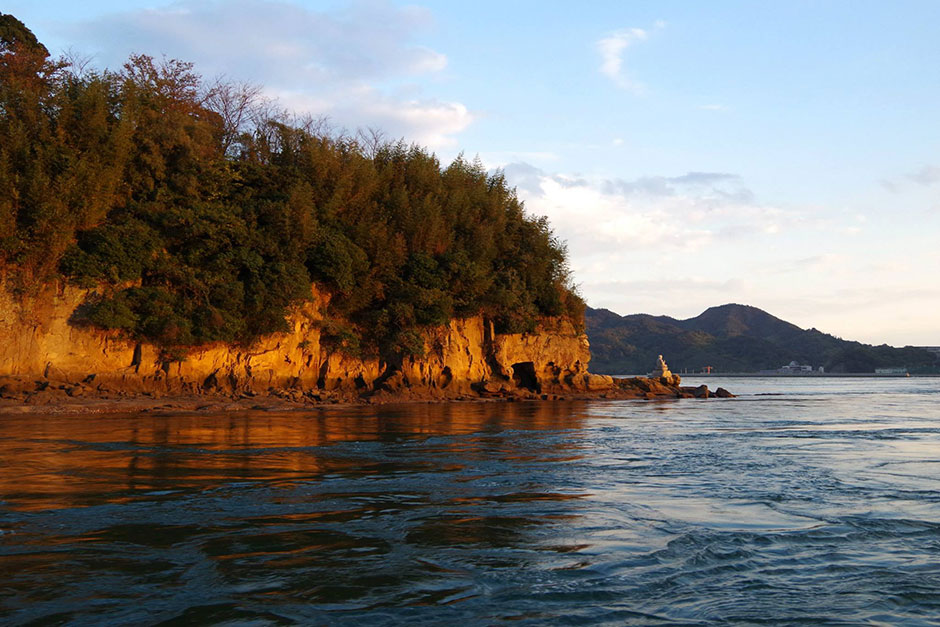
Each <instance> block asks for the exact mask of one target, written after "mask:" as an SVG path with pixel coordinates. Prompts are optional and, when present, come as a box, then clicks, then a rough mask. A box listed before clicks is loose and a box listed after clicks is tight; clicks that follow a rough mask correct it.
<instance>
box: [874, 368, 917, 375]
mask: <svg viewBox="0 0 940 627" xmlns="http://www.w3.org/2000/svg"><path fill="white" fill-rule="evenodd" d="M875 374H909V373H908V372H907V368H875Z"/></svg>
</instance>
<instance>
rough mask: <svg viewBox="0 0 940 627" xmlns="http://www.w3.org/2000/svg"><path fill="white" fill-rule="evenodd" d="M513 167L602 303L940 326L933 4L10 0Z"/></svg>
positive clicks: (57, 46) (864, 334)
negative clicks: (739, 307)
mask: <svg viewBox="0 0 940 627" xmlns="http://www.w3.org/2000/svg"><path fill="white" fill-rule="evenodd" d="M4 5H5V6H4V8H3V11H4V12H6V13H12V14H13V15H15V16H17V17H18V18H20V19H21V20H22V21H24V22H25V23H26V25H27V26H28V27H30V28H31V29H32V30H33V32H34V33H36V35H37V37H39V39H40V41H42V42H43V43H45V44H46V46H47V47H48V48H49V49H50V51H51V52H53V54H59V53H70V54H73V55H76V56H78V57H83V58H90V60H91V63H92V64H93V65H96V66H98V67H109V68H115V69H116V68H119V67H120V65H121V64H122V63H123V61H124V60H126V58H127V57H128V55H130V54H132V53H144V54H150V55H153V56H157V57H159V56H161V55H165V56H167V57H168V58H177V59H182V60H186V61H191V62H193V63H194V64H195V69H196V70H197V71H198V72H200V73H201V74H202V75H203V76H205V77H207V78H214V77H217V76H224V77H225V78H227V79H229V80H234V81H248V82H251V83H255V84H259V85H262V86H263V87H264V89H265V93H266V94H267V95H269V96H270V97H273V98H277V100H278V102H279V103H280V104H281V105H282V106H284V107H286V108H288V109H291V110H294V111H296V112H298V113H313V114H315V115H326V116H328V117H329V119H330V120H331V122H332V123H333V124H334V125H336V126H338V127H341V128H348V129H350V130H355V129H356V128H365V127H370V128H378V129H381V130H382V131H384V132H385V134H386V136H388V137H390V138H398V137H402V138H404V139H406V140H407V141H413V142H416V143H419V144H422V145H424V146H427V147H428V148H430V149H431V150H433V151H434V152H435V153H436V154H437V155H438V156H439V157H440V159H441V160H442V162H443V163H445V164H446V163H448V162H449V161H450V160H452V159H453V158H454V157H455V156H457V155H458V154H460V153H463V154H464V155H465V156H467V157H468V158H474V157H479V158H480V160H481V161H482V162H483V164H484V165H485V166H486V167H487V168H489V169H493V170H496V169H502V170H503V172H504V173H505V175H506V177H507V179H508V180H509V182H510V183H511V184H512V185H514V186H516V187H517V190H518V193H519V196H520V198H522V199H523V200H524V201H525V206H526V209H527V211H529V212H530V213H532V214H534V215H545V216H548V218H549V220H550V222H551V224H552V225H553V228H554V230H555V233H556V235H557V236H558V237H559V238H561V239H562V240H564V241H566V242H567V245H568V250H569V255H570V261H571V268H572V271H573V274H574V279H575V282H576V283H577V284H578V285H579V289H580V291H581V294H582V295H583V296H584V298H585V299H586V301H587V302H588V304H589V305H591V306H593V307H605V308H608V309H611V310H612V311H615V312H617V313H620V314H631V313H641V312H642V313H650V314H654V315H669V316H673V317H676V318H688V317H692V316H695V315H698V314H699V313H701V312H702V311H704V310H705V309H707V308H708V307H711V306H715V305H721V304H724V303H731V302H734V303H743V304H748V305H754V306H756V307H760V308H761V309H764V310H766V311H768V312H770V313H772V314H773V315H775V316H777V317H780V318H783V319H784V320H788V321H790V322H793V323H794V324H797V325H799V326H801V327H803V328H811V327H814V328H818V329H820V330H821V331H825V332H827V333H832V334H834V335H837V336H839V337H842V338H845V339H854V340H859V341H864V342H867V343H874V344H882V343H888V344H892V345H897V346H903V345H908V344H912V345H940V277H938V275H940V246H938V239H940V124H938V114H940V104H938V103H940V2H936V1H934V0H923V1H915V0H895V1H893V2H867V1H865V0H830V1H828V2H818V1H801V0H789V1H788V2H776V3H769V2H750V1H741V2H734V1H721V0H716V1H713V2H708V3H703V2H698V1H696V0H688V1H685V2H682V1H678V0H673V1H653V0H649V1H643V0H634V1H632V2H622V1H610V2H607V1H602V0H594V1H592V2H580V3H574V2H556V1H552V0H538V1H536V0H501V1H491V0H476V1H475V2H473V3H464V2H453V1H450V0H440V1H438V0H432V1H421V0H418V1H417V2H415V3H405V2H397V1H394V0H364V1H340V0H334V1H329V2H328V1H321V2H316V1H313V0H280V1H272V0H230V1H222V0H214V1H213V0H206V1H197V0H182V1H173V2H167V1H164V0H120V1H118V0H100V1H97V2H96V1H86V2H82V3H76V2H74V0H69V1H63V0H6V2H5V3H4Z"/></svg>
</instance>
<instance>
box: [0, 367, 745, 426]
mask: <svg viewBox="0 0 940 627" xmlns="http://www.w3.org/2000/svg"><path fill="white" fill-rule="evenodd" d="M610 379H611V385H610V386H609V387H606V388H604V389H597V390H584V389H581V390H577V389H571V390H554V391H553V392H551V393H543V392H539V391H533V390H527V389H513V390H506V389H502V390H500V391H499V392H498V393H487V392H486V391H485V388H484V390H483V391H482V392H480V393H474V394H459V395H454V396H446V395H434V394H427V393H422V392H421V391H406V392H404V393H390V392H385V391H378V392H372V393H370V394H364V395H360V396H350V395H348V394H342V395H340V394H337V395H332V396H326V395H324V394H322V393H320V392H315V391H300V390H273V391H272V392H271V393H269V394H257V395H250V396H249V395H245V394H242V395H237V396H232V395H225V394H212V393H203V394H165V395H163V394H153V393H125V394H121V393H120V392H117V393H107V394H102V393H94V392H90V393H84V394H82V395H78V396H75V395H73V394H74V392H73V391H72V390H73V389H74V388H68V387H66V386H64V385H63V386H59V387H53V386H45V387H43V388H42V389H41V390H40V391H38V392H33V393H31V394H22V393H20V394H16V395H12V396H11V395H4V394H2V393H0V419H2V418H3V417H4V416H13V415H17V416H22V415H85V416H89V415H111V414H125V413H148V414H152V415H163V414H179V413H192V414H198V413H211V412H242V411H307V410H317V409H330V408H336V409H343V408H353V407H367V406H375V405H398V404H401V405H420V404H438V403H512V402H554V401H561V402H567V401H590V400H672V399H682V398H693V399H708V398H734V395H733V394H731V393H730V392H728V391H727V390H725V389H724V388H718V389H716V390H709V389H708V387H707V386H705V385H699V386H695V387H687V386H680V385H674V384H672V383H671V382H670V383H666V382H663V381H660V380H658V379H650V378H646V377H633V378H622V379H621V378H613V377H611V378H610Z"/></svg>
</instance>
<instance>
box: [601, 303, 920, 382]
mask: <svg viewBox="0 0 940 627" xmlns="http://www.w3.org/2000/svg"><path fill="white" fill-rule="evenodd" d="M585 323H586V327H587V334H588V338H589V339H590V341H591V369H592V370H593V371H595V372H602V373H607V374H642V373H645V372H647V371H648V370H650V368H651V367H652V364H654V363H655V362H656V356H657V355H659V354H662V355H663V356H665V358H666V360H667V362H668V363H669V367H670V368H671V369H672V370H673V371H674V372H682V371H683V370H684V369H688V370H689V371H700V370H701V369H702V368H703V367H705V366H712V367H714V368H715V370H716V371H718V372H757V371H759V370H765V369H776V368H779V367H780V366H783V365H785V364H789V363H790V362H791V361H797V362H799V363H801V364H808V365H812V366H813V367H814V368H818V367H819V366H823V367H825V369H826V371H827V372H873V371H874V369H875V368H890V367H907V368H910V369H911V370H912V371H916V370H917V369H922V370H925V371H930V370H932V369H934V363H935V361H934V355H933V354H932V353H929V352H927V351H925V350H922V349H918V348H911V347H907V348H893V347H891V346H887V345H882V346H870V345H867V344H861V343H859V342H849V341H845V340H842V339H839V338H837V337H834V336H832V335H828V334H826V333H822V332H820V331H817V330H816V329H809V330H803V329H801V328H799V327H797V326H796V325H793V324H790V323H789V322H785V321H783V320H780V319H779V318H775V317H774V316H772V315H770V314H769V313H767V312H766V311H762V310H760V309H758V308H756V307H749V306H747V305H734V304H731V305H722V306H720V307H712V308H710V309H707V310H706V311H705V312H703V313H702V314H701V315H699V316H696V317H695V318H690V319H688V320H676V319H674V318H669V317H667V316H650V315H647V314H634V315H629V316H620V315H617V314H615V313H613V312H611V311H608V310H607V309H591V308H588V310H587V313H586V315H585Z"/></svg>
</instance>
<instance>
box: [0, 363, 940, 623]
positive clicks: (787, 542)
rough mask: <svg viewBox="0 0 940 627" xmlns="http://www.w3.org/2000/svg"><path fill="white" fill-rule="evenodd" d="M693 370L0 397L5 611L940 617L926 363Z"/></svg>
mask: <svg viewBox="0 0 940 627" xmlns="http://www.w3.org/2000/svg"><path fill="white" fill-rule="evenodd" d="M689 382H690V383H693V381H691V379H690V380H689ZM707 383H708V384H709V385H710V386H711V387H715V385H716V384H718V385H723V386H725V387H727V388H729V389H732V390H733V391H736V392H742V393H744V395H743V396H741V397H740V398H737V399H729V400H714V399H710V400H707V401H706V400H691V399H690V400H681V401H663V402H648V401H598V402H584V403H547V402H545V403H499V404H473V403H467V404H441V405H411V406H399V407H382V408H357V409H352V410H323V411H315V412H304V413H263V412H258V413H234V414H229V415H180V416H159V417H158V416H151V415H146V414H141V415H133V416H103V417H89V416H65V417H63V416H43V417H37V416H0V573H2V578H0V622H3V623H9V624H29V623H34V624H76V625H83V624H112V625H120V624H135V625H139V624H161V623H164V624H190V623H196V624H233V625H234V624H238V625H241V624H245V625H268V624H272V625H274V624H310V623H315V624H339V623H349V624H379V625H381V624H389V625H391V624H400V623H405V622H413V623H442V622H449V621H466V622H467V623H468V624H492V623H499V622H503V621H510V620H511V621H514V622H520V621H521V622H523V623H531V624H549V623H550V624H605V623H606V624H625V623H626V624H629V623H636V624H684V625H689V624H691V625H695V624H713V623H718V622H722V623H746V624H753V623H769V624H807V623H811V624H832V625H847V624H879V623H880V624H911V625H917V624H940V620H938V619H937V617H938V616H940V379H936V378H933V379H930V378H924V379H920V378H911V379H799V380H797V379H793V380H790V379H736V380H730V381H720V380H717V379H715V378H714V377H713V378H710V379H709V380H708V381H707Z"/></svg>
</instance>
